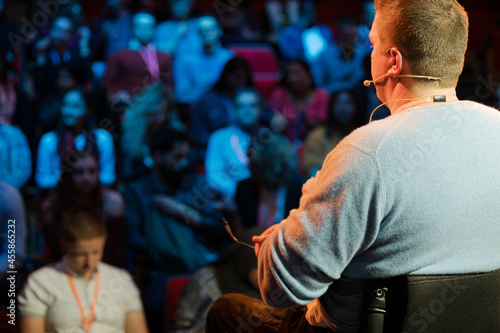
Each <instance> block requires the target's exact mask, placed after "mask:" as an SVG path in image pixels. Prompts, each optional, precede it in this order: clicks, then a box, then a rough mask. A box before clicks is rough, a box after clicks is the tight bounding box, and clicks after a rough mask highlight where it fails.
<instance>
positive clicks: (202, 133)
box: [189, 57, 253, 163]
mask: <svg viewBox="0 0 500 333" xmlns="http://www.w3.org/2000/svg"><path fill="white" fill-rule="evenodd" d="M250 86H253V81H252V72H251V71H250V66H249V65H248V63H247V61H246V60H245V59H243V58H239V57H235V58H233V59H231V60H229V61H228V62H227V64H226V65H225V66H224V69H223V71H222V74H221V75H220V78H219V80H218V81H217V83H216V84H215V85H214V87H213V88H212V89H211V90H210V91H209V92H207V93H205V94H204V95H203V96H202V97H201V99H200V101H199V102H198V103H197V105H196V107H194V108H193V109H192V110H191V112H190V120H189V128H190V131H191V134H192V135H193V137H194V138H195V141H196V162H198V163H203V161H204V159H205V151H206V149H207V148H206V147H207V144H208V138H209V137H210V135H211V134H212V133H213V132H214V131H215V130H217V129H219V128H223V127H226V126H228V125H230V124H232V123H234V122H235V121H236V115H235V111H234V106H233V104H232V99H233V98H234V94H235V92H236V90H238V88H241V87H250Z"/></svg>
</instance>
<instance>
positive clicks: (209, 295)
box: [169, 228, 265, 333]
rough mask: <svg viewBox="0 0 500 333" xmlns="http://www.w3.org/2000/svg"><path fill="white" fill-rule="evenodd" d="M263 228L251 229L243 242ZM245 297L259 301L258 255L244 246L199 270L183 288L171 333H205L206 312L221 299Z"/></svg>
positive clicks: (231, 250) (260, 231)
mask: <svg viewBox="0 0 500 333" xmlns="http://www.w3.org/2000/svg"><path fill="white" fill-rule="evenodd" d="M264 230H265V229H264V228H252V229H251V230H248V231H247V232H245V234H243V235H241V237H240V239H241V240H242V241H244V242H247V243H251V238H252V235H259V234H260V233H262V232H263V231H264ZM229 293H242V294H245V295H249V296H252V297H255V298H259V299H260V291H259V284H258V275H257V258H256V257H255V253H254V252H253V251H252V250H251V249H249V248H247V247H246V246H243V245H241V244H234V245H233V246H232V247H231V248H230V249H229V250H228V251H226V252H225V253H224V255H222V256H221V258H219V259H218V260H217V261H216V262H214V263H212V264H210V265H208V266H205V267H202V268H200V269H199V270H198V271H196V272H195V273H194V274H193V276H192V277H191V278H190V281H189V282H188V283H187V285H186V286H185V287H184V288H183V290H182V293H181V295H180V296H179V301H178V303H177V308H176V310H175V314H174V320H173V323H172V325H171V327H169V332H171V333H189V332H203V331H204V329H205V320H206V317H207V312H208V310H209V309H210V306H211V305H212V303H213V302H214V301H215V300H216V299H217V298H218V297H219V296H221V295H223V294H229Z"/></svg>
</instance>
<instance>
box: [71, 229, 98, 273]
mask: <svg viewBox="0 0 500 333" xmlns="http://www.w3.org/2000/svg"><path fill="white" fill-rule="evenodd" d="M105 242H106V238H105V237H104V236H103V237H96V238H92V239H81V240H77V241H76V242H73V243H67V242H65V243H64V252H65V257H66V263H67V264H68V266H69V268H70V269H71V270H73V271H74V272H76V273H77V274H79V275H83V276H84V277H85V278H87V279H90V278H91V276H92V272H94V271H95V270H96V268H97V264H98V263H99V262H100V261H101V259H102V254H103V251H104V243H105Z"/></svg>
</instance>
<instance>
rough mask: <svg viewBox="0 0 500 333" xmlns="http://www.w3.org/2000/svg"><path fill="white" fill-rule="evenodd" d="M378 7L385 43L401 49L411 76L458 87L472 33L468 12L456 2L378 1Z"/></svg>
mask: <svg viewBox="0 0 500 333" xmlns="http://www.w3.org/2000/svg"><path fill="white" fill-rule="evenodd" d="M375 8H376V9H377V13H378V16H380V17H379V20H378V22H380V26H379V27H380V28H381V29H380V31H379V35H380V38H381V39H382V42H383V43H384V44H388V47H393V46H395V47H397V48H398V49H399V51H400V52H401V53H402V54H403V57H404V59H406V61H407V62H408V65H409V66H410V70H411V72H412V74H415V75H429V76H434V77H440V78H443V82H444V84H445V85H455V84H456V82H457V79H458V77H459V76H460V74H461V73H462V69H463V65H464V59H465V51H466V49H467V40H468V30H469V20H468V16H467V13H466V12H465V10H464V8H463V7H462V6H461V5H460V4H459V3H458V2H457V1H456V0H375ZM391 44H392V45H391Z"/></svg>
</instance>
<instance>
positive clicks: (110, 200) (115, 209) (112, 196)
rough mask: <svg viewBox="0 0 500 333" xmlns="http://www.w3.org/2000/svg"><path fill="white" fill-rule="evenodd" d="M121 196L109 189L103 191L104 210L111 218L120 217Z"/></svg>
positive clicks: (122, 208) (121, 210) (122, 202)
mask: <svg viewBox="0 0 500 333" xmlns="http://www.w3.org/2000/svg"><path fill="white" fill-rule="evenodd" d="M124 205H125V204H124V201H123V196H122V195H121V194H120V193H118V192H117V191H114V190H111V189H105V190H104V209H105V210H108V211H109V213H110V216H111V217H121V216H122V215H123V211H124Z"/></svg>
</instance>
